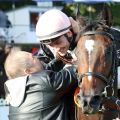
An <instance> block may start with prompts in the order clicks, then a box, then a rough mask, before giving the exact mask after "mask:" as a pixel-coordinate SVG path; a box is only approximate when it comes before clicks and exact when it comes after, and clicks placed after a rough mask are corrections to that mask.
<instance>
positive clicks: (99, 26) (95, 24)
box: [77, 16, 110, 38]
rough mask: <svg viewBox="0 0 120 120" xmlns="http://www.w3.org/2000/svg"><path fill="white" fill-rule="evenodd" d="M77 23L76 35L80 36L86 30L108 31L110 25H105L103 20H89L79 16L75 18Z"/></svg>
mask: <svg viewBox="0 0 120 120" xmlns="http://www.w3.org/2000/svg"><path fill="white" fill-rule="evenodd" d="M77 22H78V25H79V33H78V36H77V38H78V37H80V36H81V35H82V34H83V33H85V32H88V31H98V32H99V31H102V32H108V31H109V30H110V27H109V26H108V25H106V24H105V23H106V22H105V20H98V19H96V20H93V21H90V20H89V19H88V18H85V17H82V16H80V17H79V18H78V19H77Z"/></svg>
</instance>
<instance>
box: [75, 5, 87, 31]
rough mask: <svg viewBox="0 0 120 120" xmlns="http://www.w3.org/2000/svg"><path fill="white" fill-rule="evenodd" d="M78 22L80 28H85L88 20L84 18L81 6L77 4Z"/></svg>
mask: <svg viewBox="0 0 120 120" xmlns="http://www.w3.org/2000/svg"><path fill="white" fill-rule="evenodd" d="M76 21H77V22H78V25H79V28H80V30H81V28H83V27H84V26H86V24H87V19H86V18H85V17H83V16H82V15H81V13H80V4H79V3H78V4H77V11H76Z"/></svg>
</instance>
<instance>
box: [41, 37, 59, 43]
mask: <svg viewBox="0 0 120 120" xmlns="http://www.w3.org/2000/svg"><path fill="white" fill-rule="evenodd" d="M60 37H61V36H58V37H56V38H52V39H47V40H41V41H40V42H41V43H42V44H46V45H49V44H51V43H53V42H55V41H56V40H58V39H59V38H60Z"/></svg>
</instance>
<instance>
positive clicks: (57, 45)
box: [48, 35, 70, 56]
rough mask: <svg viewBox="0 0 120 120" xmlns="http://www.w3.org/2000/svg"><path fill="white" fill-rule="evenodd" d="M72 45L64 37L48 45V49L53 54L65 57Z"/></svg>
mask: <svg viewBox="0 0 120 120" xmlns="http://www.w3.org/2000/svg"><path fill="white" fill-rule="evenodd" d="M69 46H70V43H69V42H68V40H67V38H66V37H65V36H64V35H62V36H60V37H59V39H57V40H56V41H55V42H53V43H51V44H50V45H48V47H49V48H50V49H51V50H52V52H53V54H54V55H55V56H56V53H59V54H60V55H61V56H64V55H65V54H66V53H67V50H68V49H69Z"/></svg>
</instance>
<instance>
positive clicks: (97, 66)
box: [74, 18, 119, 120]
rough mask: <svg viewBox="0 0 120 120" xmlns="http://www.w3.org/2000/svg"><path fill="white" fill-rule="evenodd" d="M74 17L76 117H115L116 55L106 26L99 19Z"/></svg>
mask: <svg viewBox="0 0 120 120" xmlns="http://www.w3.org/2000/svg"><path fill="white" fill-rule="evenodd" d="M78 20H79V21H80V22H79V26H80V28H81V31H80V33H79V34H78V36H77V40H78V43H77V47H76V50H75V54H76V57H77V62H76V65H77V70H78V79H79V84H78V86H79V87H78V88H77V89H76V91H75V95H74V100H75V103H76V106H77V110H76V112H77V113H76V118H77V119H78V120H113V119H116V118H118V116H119V107H118V105H117V104H116V103H115V101H116V100H117V99H116V98H115V97H114V96H116V89H117V80H116V61H115V60H116V59H115V57H116V54H115V44H114V38H113V36H112V35H111V34H110V33H109V30H110V27H109V26H107V25H106V24H105V23H104V22H103V21H99V22H98V21H94V22H86V21H85V20H84V19H82V18H79V19H78ZM81 21H82V22H81ZM87 23H88V24H87Z"/></svg>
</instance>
